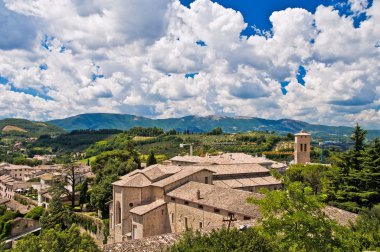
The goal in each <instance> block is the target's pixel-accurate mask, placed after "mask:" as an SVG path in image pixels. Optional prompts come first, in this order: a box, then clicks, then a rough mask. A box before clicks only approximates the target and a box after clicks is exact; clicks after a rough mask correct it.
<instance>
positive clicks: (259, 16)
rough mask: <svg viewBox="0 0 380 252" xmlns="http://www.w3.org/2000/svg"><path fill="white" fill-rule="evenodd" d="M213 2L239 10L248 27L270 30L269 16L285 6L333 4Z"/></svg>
mask: <svg viewBox="0 0 380 252" xmlns="http://www.w3.org/2000/svg"><path fill="white" fill-rule="evenodd" d="M192 2H194V1H193V0H181V3H182V4H183V5H185V6H187V7H189V5H190V4H191V3H192ZM213 2H216V3H219V4H221V5H222V6H224V7H226V8H231V9H234V10H236V11H239V12H241V14H242V15H243V16H244V21H245V22H247V23H248V25H249V27H251V26H256V27H257V28H258V29H262V30H270V29H271V28H272V24H271V23H270V21H269V17H270V15H271V14H272V13H273V12H274V11H279V10H284V9H286V8H303V9H306V10H308V11H310V12H314V11H315V9H316V8H317V7H318V6H319V5H321V4H322V5H331V4H333V3H332V2H333V1H331V0H213ZM342 2H343V1H342ZM344 2H346V1H344ZM252 33H253V30H252V29H250V28H248V29H247V31H246V32H245V33H243V34H244V35H246V34H247V35H251V34H252Z"/></svg>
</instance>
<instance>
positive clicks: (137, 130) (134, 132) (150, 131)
mask: <svg viewBox="0 0 380 252" xmlns="http://www.w3.org/2000/svg"><path fill="white" fill-rule="evenodd" d="M125 133H126V134H128V135H131V136H146V137H153V136H159V135H161V134H164V130H163V129H160V128H157V127H153V128H142V127H133V128H131V129H129V130H127V131H126V132H125Z"/></svg>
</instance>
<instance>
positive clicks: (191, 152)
mask: <svg viewBox="0 0 380 252" xmlns="http://www.w3.org/2000/svg"><path fill="white" fill-rule="evenodd" d="M185 146H190V156H192V155H193V146H194V143H189V144H184V143H181V144H179V147H180V148H184V147H185Z"/></svg>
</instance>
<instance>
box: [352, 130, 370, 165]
mask: <svg viewBox="0 0 380 252" xmlns="http://www.w3.org/2000/svg"><path fill="white" fill-rule="evenodd" d="M366 134H367V131H365V130H363V129H362V128H361V127H360V125H359V124H358V123H356V126H355V129H354V131H353V133H352V135H351V140H353V141H354V148H353V154H352V168H353V169H355V170H360V168H361V166H360V162H361V157H362V151H363V150H364V141H365V137H366Z"/></svg>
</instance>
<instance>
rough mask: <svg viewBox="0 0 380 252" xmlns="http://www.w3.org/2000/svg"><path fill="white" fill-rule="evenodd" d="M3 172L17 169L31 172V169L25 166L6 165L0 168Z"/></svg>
mask: <svg viewBox="0 0 380 252" xmlns="http://www.w3.org/2000/svg"><path fill="white" fill-rule="evenodd" d="M2 168H3V169H5V170H18V169H27V170H33V167H30V166H27V165H13V164H7V165H5V166H3V167H2Z"/></svg>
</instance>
